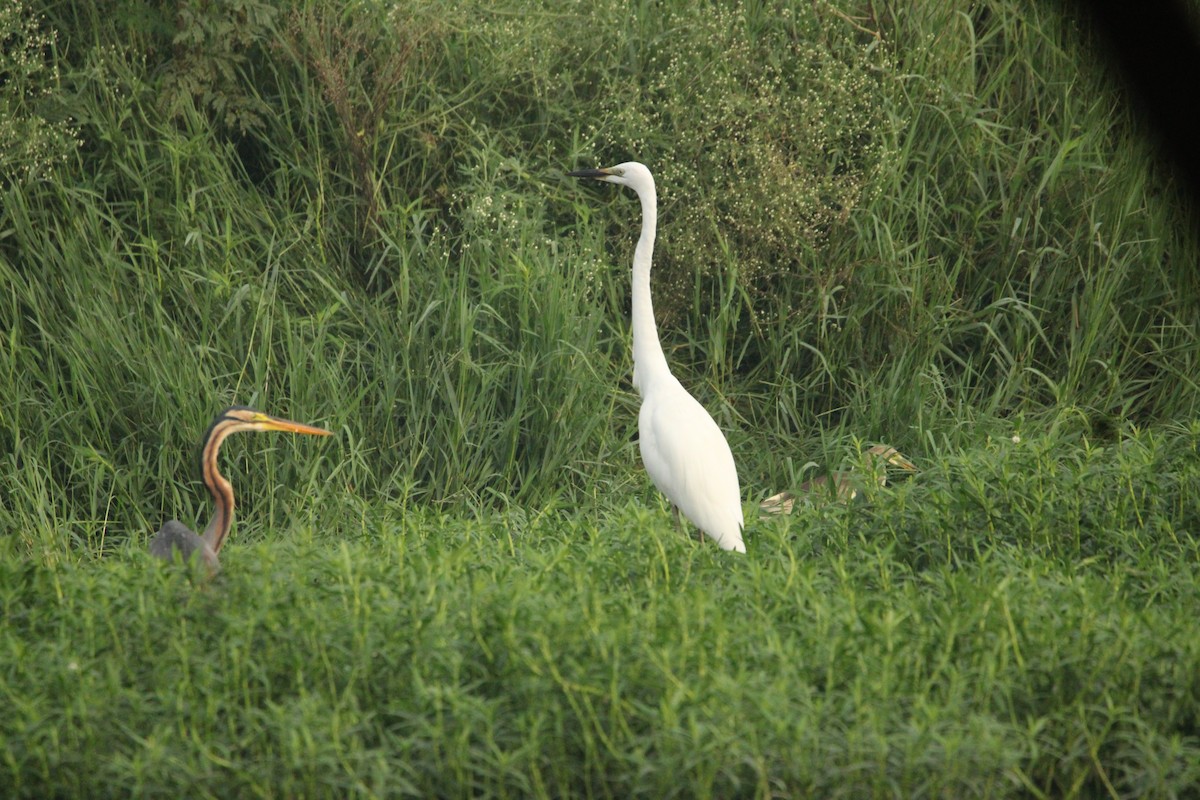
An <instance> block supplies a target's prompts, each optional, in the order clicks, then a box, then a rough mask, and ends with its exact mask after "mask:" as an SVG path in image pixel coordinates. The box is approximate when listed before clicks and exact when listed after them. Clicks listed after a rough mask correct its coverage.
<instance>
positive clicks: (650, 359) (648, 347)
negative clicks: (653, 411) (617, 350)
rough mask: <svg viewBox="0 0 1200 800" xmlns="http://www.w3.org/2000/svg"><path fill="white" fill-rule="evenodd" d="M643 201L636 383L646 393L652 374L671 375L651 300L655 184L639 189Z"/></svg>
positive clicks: (636, 268)
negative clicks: (655, 322) (660, 340)
mask: <svg viewBox="0 0 1200 800" xmlns="http://www.w3.org/2000/svg"><path fill="white" fill-rule="evenodd" d="M637 194H638V199H639V200H641V201H642V235H641V236H640V237H638V243H637V248H636V249H635V250H634V251H633V314H632V316H633V385H634V386H635V387H637V390H638V392H639V393H640V394H641V395H642V396H643V397H644V396H645V394H646V391H645V389H644V387H646V386H651V385H653V383H654V381H653V380H652V376H654V375H656V374H660V373H661V374H665V375H669V374H670V372H671V370H670V368H669V367H668V366H667V358H666V356H664V355H663V350H662V345H661V344H660V343H659V341H658V326H657V325H655V324H654V305H653V303H651V301H650V259H651V256H652V255H653V253H654V236H655V232H656V231H657V228H658V198H657V196H656V194H655V191H654V185H653V184H651V185H650V186H649V188H645V187H642V188H639V189H638V193H637Z"/></svg>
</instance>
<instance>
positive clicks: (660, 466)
mask: <svg viewBox="0 0 1200 800" xmlns="http://www.w3.org/2000/svg"><path fill="white" fill-rule="evenodd" d="M567 174H568V175H570V176H571V177H574V178H592V179H594V180H599V181H605V182H607V183H615V184H618V185H621V186H628V187H629V188H630V189H633V191H634V192H636V193H637V196H638V200H640V201H641V204H642V233H641V236H640V237H639V238H638V242H637V247H636V249H635V250H634V251H633V312H632V322H633V385H634V386H635V387H636V388H637V390H638V393H639V394H640V395H641V396H642V408H641V411H640V412H639V413H638V444H639V447H640V449H641V452H642V463H643V464H645V466H646V472H647V473H649V475H650V480H652V481H653V482H654V485H655V486H657V487H658V490H659V491H660V492H662V493H663V494H664V495H666V496H667V499H668V500H670V501H671V504H672V505H673V506H674V508H675V514H676V520H677V521H678V515H679V512H680V511H682V512H683V515H684V516H685V517H687V518H688V519H689V520H691V521H692V523H694V524H695V525H696V527H698V528H699V529H700V530H701V531H703V532H704V533H706V534H707V535H708V536H710V537H711V538H713V539H714V540H716V542H717V544H718V545H720V546H721V548H722V549H724V550H735V551H737V552H739V553H744V552H746V545H745V544H744V543H743V542H742V525H743V521H742V496H741V490H740V488H739V487H738V475H737V467H736V466H735V465H734V463H733V453H732V452H730V450H729V443H728V442H727V441H725V435H724V434H723V433H721V429H720V428H718V427H717V423H716V422H715V421H714V420H713V418H712V417H711V416H710V415H709V413H708V412H707V411H705V410H704V406H702V405H700V403H698V402H697V401H696V398H694V397H692V396H691V395H690V394H688V391H687V389H684V388H683V385H682V384H681V383H680V382H679V381H678V380H677V379H676V378H675V376H674V375H672V374H671V369H670V367H668V366H667V358H666V356H665V355H664V354H663V350H662V345H661V344H660V343H659V341H658V329H657V326H656V325H655V323H654V308H653V305H652V304H651V302H650V257H651V254H652V253H653V251H654V237H655V232H656V229H657V224H658V198H657V196H656V194H655V190H654V176H653V175H651V174H650V170H649V169H647V168H646V166H645V165H644V164H639V163H637V162H635V161H630V162H627V163H624V164H618V165H616V166H615V167H607V168H605V169H584V170H578V171H575V172H569V173H567Z"/></svg>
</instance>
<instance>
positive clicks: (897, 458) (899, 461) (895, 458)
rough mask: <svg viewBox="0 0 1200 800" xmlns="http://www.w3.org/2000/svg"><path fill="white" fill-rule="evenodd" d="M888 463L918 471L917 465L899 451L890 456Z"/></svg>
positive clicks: (910, 470) (907, 469)
mask: <svg viewBox="0 0 1200 800" xmlns="http://www.w3.org/2000/svg"><path fill="white" fill-rule="evenodd" d="M888 463H889V464H891V465H892V466H894V467H899V468H900V469H902V470H906V471H908V472H916V471H917V465H916V464H914V463H912V462H911V461H909V460H908V459H907V458H905V457H904V456H902V455H900V454H899V453H895V454H894V455H892V456H891V457H890V458H888Z"/></svg>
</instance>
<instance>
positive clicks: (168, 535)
mask: <svg viewBox="0 0 1200 800" xmlns="http://www.w3.org/2000/svg"><path fill="white" fill-rule="evenodd" d="M197 553H199V554H200V555H199V559H200V561H202V562H204V565H205V566H206V567H208V570H209V571H210V572H216V571H217V569H218V567H219V564H218V562H217V554H216V553H214V552H213V549H212V548H211V547H209V546H208V544H207V543H206V542H205V541H204V540H203V539H201V538H200V536H199V535H198V534H197V533H196V532H195V531H193V530H191V529H190V528H188V526H186V525H184V524H183V523H182V522H180V521H179V520H177V519H173V520H170V521H169V522H167V523H166V524H165V525H163V526H162V527H161V528H159V529H158V533H156V534H154V538H153V539H151V540H150V555H152V556H155V557H156V558H161V559H163V560H164V561H175V560H176V559H178V560H179V561H183V562H184V563H188V562H191V561H192V560H193V558H194V557H196V554H197Z"/></svg>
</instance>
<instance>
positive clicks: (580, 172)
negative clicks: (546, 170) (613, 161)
mask: <svg viewBox="0 0 1200 800" xmlns="http://www.w3.org/2000/svg"><path fill="white" fill-rule="evenodd" d="M567 177H568V178H597V179H599V178H607V177H608V170H605V169H577V170H575V171H574V172H568V173H567Z"/></svg>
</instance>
